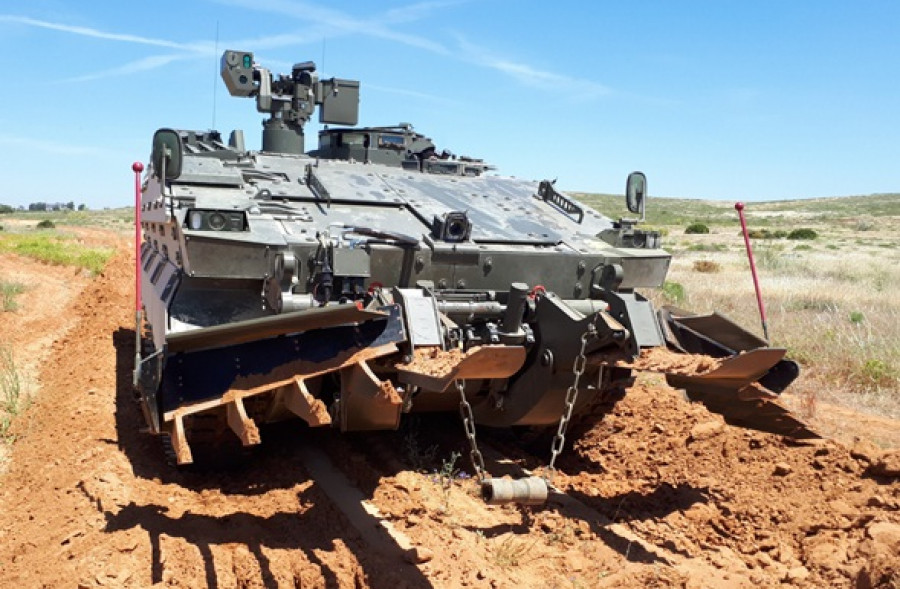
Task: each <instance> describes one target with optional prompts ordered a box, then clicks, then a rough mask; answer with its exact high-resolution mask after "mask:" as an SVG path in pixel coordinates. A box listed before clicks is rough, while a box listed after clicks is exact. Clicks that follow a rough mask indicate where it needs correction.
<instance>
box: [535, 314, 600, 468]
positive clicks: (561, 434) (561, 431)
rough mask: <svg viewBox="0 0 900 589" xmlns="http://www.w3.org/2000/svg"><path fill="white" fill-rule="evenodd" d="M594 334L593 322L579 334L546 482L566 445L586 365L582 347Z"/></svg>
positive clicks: (552, 444)
mask: <svg viewBox="0 0 900 589" xmlns="http://www.w3.org/2000/svg"><path fill="white" fill-rule="evenodd" d="M595 334H596V329H595V328H594V324H593V323H590V324H588V328H587V330H586V331H585V332H584V333H583V334H582V335H581V351H580V352H578V356H576V357H575V361H574V362H573V363H572V373H573V374H574V375H575V379H574V381H573V382H572V386H570V387H569V388H568V389H567V390H566V408H565V410H564V411H563V413H562V415H560V416H559V426H558V427H557V428H556V435H555V436H553V442H552V443H551V444H550V464H549V466H548V467H547V474H546V476H545V477H544V479H545V480H546V481H547V483H548V484H549V483H550V482H551V481H552V480H553V477H554V475H555V474H556V467H555V466H554V465H555V464H556V457H557V456H559V454H560V453H561V452H562V451H563V446H565V445H566V430H567V429H568V428H569V421H571V419H572V411H573V410H574V409H575V402H576V401H577V400H578V381H580V380H581V375H582V374H584V370H585V367H586V365H587V358H586V357H585V355H584V349H585V348H586V347H587V342H588V339H590V338H591V337H593V336H594V335H595Z"/></svg>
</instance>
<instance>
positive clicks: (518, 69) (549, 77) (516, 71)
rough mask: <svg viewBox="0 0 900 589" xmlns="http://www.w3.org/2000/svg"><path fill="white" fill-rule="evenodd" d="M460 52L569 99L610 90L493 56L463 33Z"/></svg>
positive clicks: (459, 38)
mask: <svg viewBox="0 0 900 589" xmlns="http://www.w3.org/2000/svg"><path fill="white" fill-rule="evenodd" d="M456 37H457V43H458V45H459V49H460V52H459V55H460V56H461V57H462V58H463V59H464V60H466V61H468V62H469V63H472V64H474V65H477V66H481V67H485V68H489V69H492V70H495V71H498V72H500V73H502V74H505V75H507V76H509V77H511V78H513V79H514V80H516V81H517V82H519V83H520V84H523V85H525V86H530V87H533V88H539V89H542V90H549V91H554V92H556V93H557V94H559V93H562V94H563V95H565V97H567V98H570V99H572V100H593V99H595V98H598V97H600V96H605V95H608V94H611V93H612V90H611V89H610V88H609V87H608V86H604V85H603V84H599V83H597V82H594V81H592V80H585V79H583V78H574V77H571V76H566V75H564V74H560V73H557V72H550V71H546V70H541V69H538V68H536V67H534V66H531V65H528V64H525V63H519V62H515V61H512V60H509V59H504V58H501V57H496V56H493V55H491V54H490V52H489V51H488V50H487V49H485V48H484V47H480V46H478V45H475V44H474V43H472V42H470V41H468V40H467V39H466V38H465V37H463V36H462V35H457V36H456Z"/></svg>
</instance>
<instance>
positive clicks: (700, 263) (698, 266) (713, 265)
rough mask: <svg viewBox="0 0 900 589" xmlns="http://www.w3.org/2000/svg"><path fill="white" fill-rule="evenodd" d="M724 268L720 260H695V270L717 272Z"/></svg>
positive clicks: (707, 272)
mask: <svg viewBox="0 0 900 589" xmlns="http://www.w3.org/2000/svg"><path fill="white" fill-rule="evenodd" d="M721 269H722V266H720V265H719V263H718V262H713V261H712V260H697V261H696V262H694V272H702V273H704V274H715V273H716V272H718V271H719V270H721Z"/></svg>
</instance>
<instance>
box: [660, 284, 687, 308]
mask: <svg viewBox="0 0 900 589" xmlns="http://www.w3.org/2000/svg"><path fill="white" fill-rule="evenodd" d="M662 293H663V296H664V297H666V299H668V300H669V302H671V303H674V304H676V305H678V304H680V303H683V302H684V299H685V293H684V287H683V286H682V285H680V284H679V283H677V282H669V281H668V280H667V281H666V282H664V283H663V287H662Z"/></svg>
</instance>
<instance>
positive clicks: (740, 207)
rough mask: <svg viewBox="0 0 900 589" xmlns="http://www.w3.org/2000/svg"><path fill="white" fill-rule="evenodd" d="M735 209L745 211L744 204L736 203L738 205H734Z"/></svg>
mask: <svg viewBox="0 0 900 589" xmlns="http://www.w3.org/2000/svg"><path fill="white" fill-rule="evenodd" d="M734 208H735V209H736V210H738V211H743V210H744V203H742V202H736V203H734Z"/></svg>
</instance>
